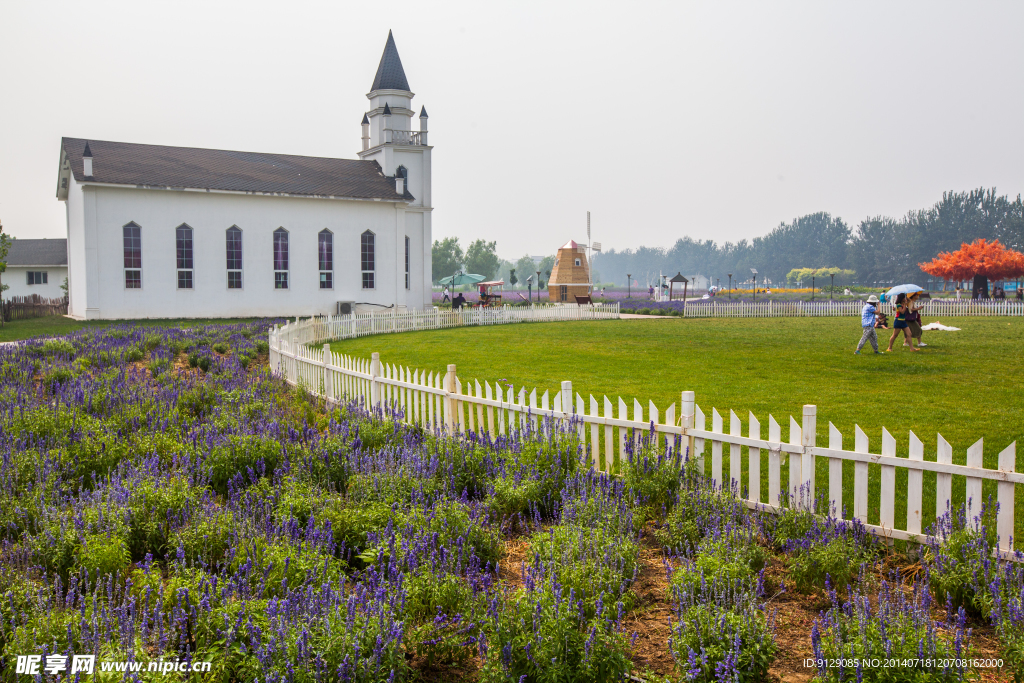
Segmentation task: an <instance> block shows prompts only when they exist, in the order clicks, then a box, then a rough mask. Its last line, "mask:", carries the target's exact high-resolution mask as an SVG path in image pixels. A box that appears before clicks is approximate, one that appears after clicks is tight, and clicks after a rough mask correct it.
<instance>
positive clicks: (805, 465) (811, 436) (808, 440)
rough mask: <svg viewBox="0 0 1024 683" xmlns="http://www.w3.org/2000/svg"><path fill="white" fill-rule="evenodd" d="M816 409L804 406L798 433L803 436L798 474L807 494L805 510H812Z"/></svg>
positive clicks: (815, 407)
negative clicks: (811, 450)
mask: <svg viewBox="0 0 1024 683" xmlns="http://www.w3.org/2000/svg"><path fill="white" fill-rule="evenodd" d="M817 424H818V407H817V406H812V405H805V406H804V419H803V426H802V429H801V430H800V433H801V434H802V436H803V444H802V445H803V447H804V453H803V458H802V460H801V462H800V472H801V474H803V477H804V480H803V482H802V486H803V487H804V489H805V490H806V492H807V496H808V500H807V509H808V510H811V511H813V510H814V474H815V472H814V454H813V453H811V452H810V449H811V448H814V446H815V442H816V440H817Z"/></svg>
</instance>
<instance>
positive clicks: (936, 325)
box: [921, 323, 960, 332]
mask: <svg viewBox="0 0 1024 683" xmlns="http://www.w3.org/2000/svg"><path fill="white" fill-rule="evenodd" d="M921 329H922V330H935V331H938V332H959V331H960V328H959V327H950V326H948V325H943V324H942V323H928V324H927V325H925V326H924V327H922V328H921Z"/></svg>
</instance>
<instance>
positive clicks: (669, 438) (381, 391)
mask: <svg viewBox="0 0 1024 683" xmlns="http://www.w3.org/2000/svg"><path fill="white" fill-rule="evenodd" d="M350 318H352V316H341V317H340V319H339V318H313V319H308V320H303V321H296V322H295V323H289V324H287V325H285V326H284V327H281V328H276V327H275V329H274V330H272V331H271V333H270V364H271V368H273V370H274V371H275V372H276V373H278V374H279V375H280V376H281V377H282V378H284V379H285V380H286V381H287V382H288V383H290V384H293V385H301V386H303V387H305V388H306V389H307V390H309V391H311V392H312V393H314V394H317V395H319V396H322V397H323V398H325V399H326V400H328V401H342V400H356V401H360V402H364V403H365V404H366V405H368V406H371V407H385V406H386V407H389V408H391V409H392V410H395V411H397V412H398V414H400V415H401V416H402V419H403V420H404V421H405V422H407V423H408V424H411V425H419V426H421V427H423V428H425V429H443V430H446V431H447V432H449V433H456V432H459V431H476V432H486V433H487V434H489V435H490V436H491V437H492V438H493V437H497V436H500V435H504V434H509V433H511V432H513V431H515V430H516V429H521V428H523V427H524V426H525V425H526V424H527V421H528V420H529V421H532V423H533V425H534V426H535V427H536V426H540V425H541V421H542V420H545V419H554V420H561V421H567V422H572V423H573V424H575V425H576V427H577V428H578V429H579V434H580V437H581V439H582V440H583V441H584V443H585V444H586V447H587V449H588V452H589V454H590V457H591V458H592V461H593V464H594V467H595V468H597V469H599V470H601V471H618V468H619V464H620V463H622V462H623V461H624V459H625V457H626V443H627V441H634V442H637V441H639V439H640V438H641V437H642V436H643V435H644V434H652V435H653V436H654V438H656V439H657V440H658V442H659V443H660V444H663V445H664V444H669V445H674V446H675V447H677V448H678V447H680V446H681V445H683V444H684V442H685V445H686V446H687V447H688V448H689V452H690V453H693V454H694V455H695V456H696V457H697V459H698V463H699V465H698V466H699V467H700V468H701V470H702V471H704V472H706V473H707V474H709V476H710V477H711V478H712V479H713V480H714V481H715V482H717V483H718V485H719V486H721V485H722V483H723V482H728V484H727V485H731V486H733V487H735V488H737V489H740V490H741V496H742V497H743V499H744V500H745V502H746V504H747V506H748V507H750V508H753V509H760V510H766V511H773V512H777V511H779V510H781V509H782V507H783V506H784V505H785V504H786V500H789V501H792V502H794V503H795V502H798V501H803V502H801V503H800V504H804V505H810V504H813V501H814V500H816V497H817V491H816V490H815V487H816V485H817V482H816V479H817V477H816V474H815V473H816V462H817V459H818V458H824V459H825V460H827V462H828V478H827V499H828V501H829V504H830V506H831V507H832V509H834V510H836V511H838V512H839V513H840V514H842V513H843V511H844V509H845V510H847V512H848V513H850V514H852V518H855V519H858V520H860V521H861V522H863V523H864V524H865V526H866V527H867V528H868V529H871V530H872V531H874V532H876V533H878V534H881V535H883V536H885V537H887V538H897V539H904V540H917V541H924V540H926V538H927V537H926V536H924V535H923V533H922V520H923V517H922V510H923V498H924V490H923V474H924V472H935V473H936V491H935V513H936V516H940V515H942V514H943V513H945V512H946V511H947V510H948V509H950V508H951V506H952V482H953V476H954V475H956V476H962V477H965V479H966V500H967V501H969V506H970V507H969V509H968V515H969V517H972V516H974V515H976V514H978V511H979V510H980V507H981V504H982V502H983V498H982V481H983V480H985V479H988V480H992V481H996V482H998V485H997V499H998V502H999V511H998V515H997V525H996V526H997V533H998V534H999V545H1000V549H1001V552H1002V553H1003V554H1004V555H1005V556H1007V557H1009V556H1010V554H1011V552H1012V550H1013V546H1014V544H1013V531H1014V519H1015V518H1014V494H1015V487H1016V485H1018V484H1024V474H1021V473H1017V472H1016V471H1015V470H1016V442H1014V443H1011V444H1010V445H1009V446H1007V447H1006V448H1005V449H1004V450H1003V451H1002V452H1001V453H1000V454H999V459H998V469H986V468H985V467H984V464H983V458H982V456H983V440H982V439H979V440H978V441H977V442H976V443H975V444H974V445H972V446H971V447H970V448H968V449H967V454H966V464H965V465H956V464H953V449H952V447H951V446H950V444H949V443H948V442H947V441H946V440H945V439H943V438H942V435H937V440H936V444H937V445H936V460H935V461H934V462H933V461H930V460H925V459H924V445H923V443H922V442H921V440H920V439H919V438H918V437H917V436H916V435H915V434H914V433H913V432H911V433H910V435H909V437H910V438H909V452H908V453H907V454H906V456H905V457H901V456H899V455H897V452H896V439H895V438H894V437H893V436H892V435H891V434H890V433H889V432H888V431H887V430H885V429H883V430H882V443H881V448H880V452H879V453H871V451H870V449H869V443H868V437H867V434H866V433H865V432H864V431H863V430H862V429H861V428H860V427H859V426H856V427H855V433H854V447H853V450H847V449H845V448H844V437H843V435H842V434H841V433H840V432H839V430H838V429H836V427H835V426H834V425H832V424H831V423H829V425H828V442H827V443H828V446H827V447H826V446H821V445H819V444H818V427H817V408H816V407H815V406H813V405H805V406H804V409H803V416H802V421H801V422H797V421H796V420H795V419H794V418H793V417H792V416H790V418H789V425H788V432H789V434H788V439H785V440H784V439H783V436H782V425H781V424H780V423H779V422H778V421H777V420H776V419H775V418H774V417H773V416H772V415H769V416H768V424H767V426H768V429H767V438H764V434H763V432H762V425H761V422H760V421H759V420H758V418H757V417H756V416H755V415H754V414H753V413H749V414H748V418H747V425H746V429H745V430H744V426H743V424H742V421H741V419H740V417H739V416H738V415H737V414H736V413H735V412H734V411H732V410H729V411H728V431H727V430H726V424H725V418H724V414H725V411H723V412H721V413H720V412H719V411H718V410H717V409H714V408H713V409H712V410H711V416H710V422H711V425H710V428H708V424H707V423H708V416H707V415H706V414H705V412H704V411H703V410H702V409H701V408H700V406H699V405H698V404H697V403H696V401H695V396H694V392H692V391H683V392H681V394H680V401H679V405H678V407H677V405H676V404H675V403H673V404H671V405H669V406H665V407H663V408H658V407H657V406H656V405H655V404H654V402H652V401H648V402H647V407H646V408H645V407H644V406H643V405H642V404H641V403H640V401H639V400H637V399H633V404H632V406H629V405H627V404H626V402H625V401H624V400H623V399H622V398H621V397H619V398H618V400H617V401H616V402H614V403H613V402H612V400H611V399H609V398H608V397H607V396H604V397H602V399H601V400H598V399H597V398H595V397H594V396H593V395H591V396H590V397H589V399H587V400H585V399H584V398H583V396H581V395H580V394H579V393H574V391H573V386H572V382H571V381H565V382H562V384H561V389H560V390H559V391H557V392H555V393H554V395H553V396H552V395H551V394H550V393H549V392H548V391H545V392H544V393H543V394H542V395H540V396H538V393H537V390H536V389H531V390H530V391H529V392H528V391H527V389H526V388H525V387H520V388H519V389H518V390H517V389H516V388H515V387H513V386H512V385H503V384H500V383H498V382H484V383H481V382H480V381H478V380H473V381H466V382H463V381H462V380H460V379H459V377H458V376H457V375H456V366H455V365H448V367H447V371H446V372H444V373H441V372H429V371H426V370H414V369H411V368H408V367H399V366H395V365H388V364H383V363H381V362H380V357H379V354H377V353H374V354H373V355H372V358H370V359H365V358H352V357H351V356H347V355H343V354H337V353H333V352H332V351H331V350H330V346H329V344H326V343H323V342H326V341H328V340H329V339H330V338H331V337H330V336H328V335H329V334H331V333H337V332H340V333H342V334H347V335H350V336H351V335H355V333H356V332H357V331H358V328H357V327H354V326H353V325H354V322H353V321H352V320H350ZM415 329H422V328H415ZM378 331H383V330H380V329H379V321H378ZM307 340H310V341H307ZM314 340H315V341H314ZM310 343H317V344H320V343H323V346H322V347H320V348H317V347H313V346H309V344H310ZM744 431H745V432H746V434H745V435H744ZM708 443H710V462H709V463H708V462H706V461H705V460H706V450H707V446H708ZM726 446H728V456H727V457H728V464H729V471H728V478H726V472H724V471H723V467H724V462H725V461H724V458H725V456H724V449H725V447H726ZM744 448H745V449H746V450H747V455H746V461H745V462H746V465H747V468H746V469H747V480H746V481H743V476H742V473H743V464H744V457H743V452H742V451H743V449H744ZM844 461H851V462H853V463H854V464H853V469H854V476H853V488H852V500H849V501H848V500H845V499H844V491H843V488H844V487H843V462H844ZM871 465H877V466H878V467H879V469H880V486H879V489H878V492H877V496H876V498H875V500H869V494H870V488H869V486H868V468H869V466H871ZM762 466H764V467H762ZM709 468H710V471H708V469H709ZM899 469H903V470H906V471H907V482H908V484H907V490H906V510H907V514H906V519H905V523H903V522H904V520H901V524H900V526H901V527H902V528H897V521H896V495H897V493H896V472H897V470H899ZM765 470H766V471H765ZM901 493H902V492H901ZM762 494H764V496H762ZM851 503H852V505H850V504H851ZM844 506H845V507H844ZM869 508H871V509H877V510H878V517H879V523H878V524H868V511H869ZM848 516H849V515H848Z"/></svg>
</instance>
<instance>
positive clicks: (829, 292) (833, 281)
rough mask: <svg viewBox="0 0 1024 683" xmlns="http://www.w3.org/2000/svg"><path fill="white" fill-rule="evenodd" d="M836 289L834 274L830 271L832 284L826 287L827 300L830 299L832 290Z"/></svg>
mask: <svg viewBox="0 0 1024 683" xmlns="http://www.w3.org/2000/svg"><path fill="white" fill-rule="evenodd" d="M834 291H836V274H835V273H832V284H831V285H830V286H829V288H828V300H829V301H832V292H834Z"/></svg>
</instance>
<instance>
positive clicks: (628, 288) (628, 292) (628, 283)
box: [626, 273, 633, 299]
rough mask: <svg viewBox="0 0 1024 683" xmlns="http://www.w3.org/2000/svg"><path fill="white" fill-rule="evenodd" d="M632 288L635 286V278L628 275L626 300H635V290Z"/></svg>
mask: <svg viewBox="0 0 1024 683" xmlns="http://www.w3.org/2000/svg"><path fill="white" fill-rule="evenodd" d="M632 286H633V276H632V275H631V274H629V273H626V299H631V298H633V295H632V291H633V290H631V289H630V287H632Z"/></svg>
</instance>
